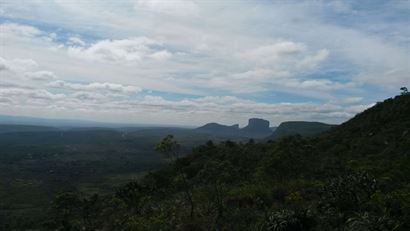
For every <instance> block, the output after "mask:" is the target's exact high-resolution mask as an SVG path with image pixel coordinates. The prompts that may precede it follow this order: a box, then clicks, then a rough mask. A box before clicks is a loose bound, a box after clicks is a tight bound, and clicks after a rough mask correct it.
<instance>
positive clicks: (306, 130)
mask: <svg viewBox="0 0 410 231" xmlns="http://www.w3.org/2000/svg"><path fill="white" fill-rule="evenodd" d="M334 126H335V125H330V124H325V123H320V122H306V121H287V122H283V123H281V124H280V125H279V127H269V121H268V120H264V119H259V118H251V119H249V121H248V125H247V126H245V127H243V128H240V127H239V125H238V124H234V125H223V124H218V123H208V124H205V125H204V126H201V127H198V128H195V129H190V128H182V127H179V128H178V127H170V126H165V125H151V126H148V125H140V124H125V123H124V124H122V123H102V122H93V121H84V120H65V119H45V118H35V117H24V116H6V115H0V133H10V132H42V131H57V130H60V129H63V130H67V129H69V130H106V129H115V130H118V129H119V130H121V131H126V132H132V131H136V130H141V129H144V130H145V131H146V132H148V133H149V134H151V133H161V134H162V133H164V130H163V129H167V130H165V131H169V132H171V133H175V132H176V133H178V134H180V133H183V134H185V133H186V134H188V133H189V134H191V133H192V134H194V133H204V134H207V135H210V136H219V137H227V138H235V137H238V138H239V137H242V138H254V139H270V140H274V139H278V138H281V137H284V136H289V135H295V134H300V135H302V136H314V135H317V134H319V133H322V132H324V131H326V130H329V129H330V128H332V127H334ZM160 128H162V130H158V129H160ZM147 129H148V130H147ZM160 131H162V132H160Z"/></svg>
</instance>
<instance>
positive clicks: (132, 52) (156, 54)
mask: <svg viewBox="0 0 410 231" xmlns="http://www.w3.org/2000/svg"><path fill="white" fill-rule="evenodd" d="M75 41H76V44H77V45H78V44H79V41H77V40H75ZM161 45H162V44H161V43H160V42H157V41H154V40H152V39H148V38H146V37H136V38H130V39H119V40H101V41H98V42H96V43H94V44H91V45H90V46H88V47H82V46H74V47H69V48H68V53H69V54H70V55H72V56H75V57H78V58H85V59H89V60H100V61H108V62H134V61H142V60H145V59H150V58H151V59H155V60H166V59H168V58H170V57H171V56H172V54H171V53H170V52H169V51H167V50H165V49H158V48H157V47H160V46H161Z"/></svg>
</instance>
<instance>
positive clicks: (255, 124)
mask: <svg viewBox="0 0 410 231" xmlns="http://www.w3.org/2000/svg"><path fill="white" fill-rule="evenodd" d="M242 132H247V133H259V134H270V133H272V130H271V129H270V128H269V121H267V120H264V119H258V118H252V119H249V122H248V126H246V127H244V128H242Z"/></svg>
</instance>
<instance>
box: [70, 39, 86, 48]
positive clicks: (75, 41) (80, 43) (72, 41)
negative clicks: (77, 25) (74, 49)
mask: <svg viewBox="0 0 410 231" xmlns="http://www.w3.org/2000/svg"><path fill="white" fill-rule="evenodd" d="M68 44H69V45H71V46H80V47H84V46H85V45H86V43H85V42H84V41H83V40H81V39H80V38H78V37H70V38H68Z"/></svg>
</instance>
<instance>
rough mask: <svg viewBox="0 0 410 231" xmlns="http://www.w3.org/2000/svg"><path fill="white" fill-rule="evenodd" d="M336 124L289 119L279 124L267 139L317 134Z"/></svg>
mask: <svg viewBox="0 0 410 231" xmlns="http://www.w3.org/2000/svg"><path fill="white" fill-rule="evenodd" d="M335 126H336V125H331V124H325V123H320V122H307V121H287V122H283V123H281V124H280V125H279V127H278V128H277V129H275V131H274V132H273V133H272V135H270V136H269V137H268V138H267V139H272V140H274V139H278V138H282V137H285V136H290V135H297V134H299V135H302V136H315V135H318V134H320V133H322V132H324V131H327V130H329V129H330V128H332V127H335Z"/></svg>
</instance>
